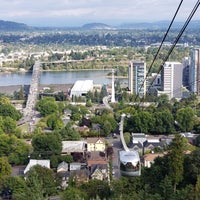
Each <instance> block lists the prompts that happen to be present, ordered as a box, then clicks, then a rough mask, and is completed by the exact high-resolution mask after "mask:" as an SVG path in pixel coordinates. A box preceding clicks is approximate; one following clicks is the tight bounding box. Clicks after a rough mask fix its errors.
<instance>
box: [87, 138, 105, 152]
mask: <svg viewBox="0 0 200 200" xmlns="http://www.w3.org/2000/svg"><path fill="white" fill-rule="evenodd" d="M105 149H106V143H105V139H104V138H100V137H93V138H87V151H89V152H91V151H105Z"/></svg>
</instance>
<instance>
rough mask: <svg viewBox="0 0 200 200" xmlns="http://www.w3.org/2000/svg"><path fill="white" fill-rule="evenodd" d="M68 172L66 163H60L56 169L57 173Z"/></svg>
mask: <svg viewBox="0 0 200 200" xmlns="http://www.w3.org/2000/svg"><path fill="white" fill-rule="evenodd" d="M68 170H69V166H68V163H66V162H64V161H63V162H61V163H60V164H59V165H58V167H57V173H59V172H67V171H68Z"/></svg>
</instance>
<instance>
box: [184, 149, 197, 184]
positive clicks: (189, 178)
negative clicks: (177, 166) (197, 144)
mask: <svg viewBox="0 0 200 200" xmlns="http://www.w3.org/2000/svg"><path fill="white" fill-rule="evenodd" d="M199 174H200V149H199V148H197V149H196V150H194V151H193V152H192V153H191V154H189V155H187V157H186V158H185V162H184V181H185V183H186V184H192V185H195V184H196V182H197V177H198V175H199Z"/></svg>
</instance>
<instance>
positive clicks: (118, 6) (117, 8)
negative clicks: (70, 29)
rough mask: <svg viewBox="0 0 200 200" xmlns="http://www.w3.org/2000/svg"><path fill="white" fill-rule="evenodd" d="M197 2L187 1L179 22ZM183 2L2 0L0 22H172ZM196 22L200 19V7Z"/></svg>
mask: <svg viewBox="0 0 200 200" xmlns="http://www.w3.org/2000/svg"><path fill="white" fill-rule="evenodd" d="M196 2H197V0H184V2H183V4H182V7H181V10H180V13H179V14H178V16H177V21H184V20H185V19H186V18H187V17H188V15H189V13H190V12H191V10H192V9H193V7H194V5H195V4H196ZM179 3H180V0H0V19H2V20H9V21H16V22H22V23H26V24H28V25H33V26H80V25H83V24H85V23H91V22H102V23H106V24H110V25H118V24H121V23H127V22H154V21H160V20H171V19H172V17H173V15H174V13H175V11H176V9H177V7H178V4H179ZM193 19H200V8H198V10H197V12H196V14H195V16H194V18H193Z"/></svg>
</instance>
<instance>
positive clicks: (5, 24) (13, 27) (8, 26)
mask: <svg viewBox="0 0 200 200" xmlns="http://www.w3.org/2000/svg"><path fill="white" fill-rule="evenodd" d="M30 28H31V27H29V26H27V25H26V24H23V23H17V22H12V21H4V20H0V31H22V30H29V29H30Z"/></svg>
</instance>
